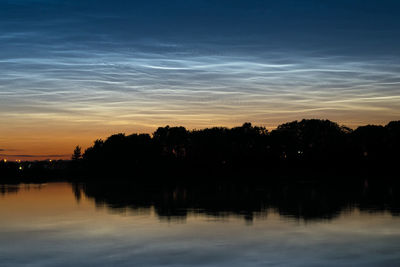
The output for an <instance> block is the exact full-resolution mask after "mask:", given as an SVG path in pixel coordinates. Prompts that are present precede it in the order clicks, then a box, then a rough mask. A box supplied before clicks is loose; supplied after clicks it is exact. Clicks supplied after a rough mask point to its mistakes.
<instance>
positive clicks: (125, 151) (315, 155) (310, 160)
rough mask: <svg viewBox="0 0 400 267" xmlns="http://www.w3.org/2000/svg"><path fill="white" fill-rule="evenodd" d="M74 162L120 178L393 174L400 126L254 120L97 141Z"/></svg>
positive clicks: (399, 153) (82, 169)
mask: <svg viewBox="0 0 400 267" xmlns="http://www.w3.org/2000/svg"><path fill="white" fill-rule="evenodd" d="M78 152H79V151H78ZM74 158H75V164H76V165H75V167H76V172H77V173H82V174H83V175H85V176H95V177H97V178H99V177H112V178H113V179H114V178H116V177H124V178H132V179H135V177H136V179H145V178H144V177H157V178H158V179H161V180H162V179H164V178H165V177H168V179H170V177H180V178H183V179H186V178H185V177H202V178H203V179H204V178H210V179H215V177H228V178H229V179H231V178H233V177H241V178H240V179H244V178H243V177H244V175H245V177H249V179H250V177H251V178H257V179H265V178H268V177H274V176H278V175H279V176H281V175H283V176H288V177H289V176H299V175H303V176H310V175H325V176H332V175H337V176H346V175H355V174H361V175H364V174H373V175H377V174H378V175H393V174H397V169H398V167H397V166H398V164H399V162H400V161H399V160H400V121H393V122H390V123H389V124H387V125H386V126H375V125H368V126H362V127H358V128H357V129H355V130H352V129H350V128H348V127H345V126H339V125H338V124H337V123H335V122H332V121H329V120H317V119H311V120H302V121H293V122H289V123H285V124H282V125H279V126H278V127H277V128H276V129H275V130H273V131H268V130H267V129H265V128H264V127H259V126H253V125H251V124H250V123H245V124H243V125H242V126H240V127H234V128H225V127H214V128H207V129H202V130H191V131H189V130H187V129H185V128H184V127H169V126H166V127H160V128H158V129H157V130H156V131H155V132H154V133H153V135H152V136H150V135H149V134H132V135H125V134H115V135H112V136H110V137H108V138H107V139H106V140H96V141H95V142H94V144H93V146H92V147H89V148H88V149H86V151H85V152H84V153H83V155H82V159H79V155H75V156H74ZM246 179H247V178H246Z"/></svg>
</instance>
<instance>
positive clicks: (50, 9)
mask: <svg viewBox="0 0 400 267" xmlns="http://www.w3.org/2000/svg"><path fill="white" fill-rule="evenodd" d="M149 2H151V3H149ZM399 8H400V4H399V3H398V1H394V0H393V1H391V0H388V1H378V0H376V1H371V0H364V1H361V0H357V1H356V0H355V1H344V0H339V1H323V2H321V1H312V0H310V1H289V0H286V1H256V0H254V1H225V0H222V1H210V0H197V1H183V0H175V1H112V3H111V1H94V0H93V1H91V0H88V1H66V0H56V1H46V0H41V1H40V0H18V1H16V0H13V1H11V0H9V1H6V0H5V1H2V2H1V3H0V73H1V75H0V115H1V116H0V131H1V132H3V134H2V135H0V146H1V147H5V146H6V145H4V144H3V143H2V142H6V141H9V140H10V138H11V136H14V138H20V140H25V141H26V142H27V143H29V137H27V135H28V133H32V132H33V133H35V136H36V138H37V136H40V135H49V132H50V131H53V132H54V133H55V134H54V135H57V136H60V135H62V133H65V132H68V133H69V134H71V132H72V135H74V134H75V137H74V138H75V139H74V138H72V137H71V135H70V137H71V138H72V140H79V141H82V142H84V143H85V142H86V143H87V142H88V140H89V138H90V140H92V139H94V138H96V137H97V136H99V135H102V134H106V133H107V134H108V133H112V132H115V131H117V130H118V131H128V130H129V131H130V130H132V131H152V130H154V129H155V127H157V126H161V125H165V124H175V125H176V124H181V125H184V126H187V127H189V128H193V127H197V128H200V127H206V126H212V125H227V126H232V125H238V124H241V123H243V122H244V121H251V122H254V123H256V124H261V125H265V126H267V127H273V126H276V125H277V124H279V123H282V122H286V121H289V120H294V119H301V118H303V117H306V118H310V117H318V118H329V119H332V120H336V121H339V122H340V123H343V124H346V125H348V126H356V125H360V124H366V123H383V124H384V123H387V122H388V121H390V120H394V119H398V118H399V115H400V89H399V84H400V63H399V62H400V56H399V55H400V53H399V52H400V35H399V33H400V20H399V19H398V11H399ZM72 129H76V130H75V131H73V130H72ZM77 129H79V130H77ZM57 131H59V132H60V133H58V134H57ZM22 132H27V133H26V134H25V135H24V134H23V133H22ZM83 135H84V136H87V138H86V139H79V138H78V137H79V136H83ZM89 136H90V137H89ZM72 142H73V141H71V144H72ZM14 146H18V145H17V144H15V145H14ZM48 151H49V152H50V150H48ZM51 152H52V153H56V151H51Z"/></svg>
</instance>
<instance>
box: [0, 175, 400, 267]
mask: <svg viewBox="0 0 400 267" xmlns="http://www.w3.org/2000/svg"><path fill="white" fill-rule="evenodd" d="M340 188H342V189H340ZM398 188H399V187H398V186H396V185H394V186H393V185H381V184H379V185H376V186H375V185H374V184H373V183H371V182H369V181H362V182H361V183H357V184H356V185H351V186H346V187H343V185H342V186H337V187H335V186H332V185H326V186H324V185H315V184H308V183H300V184H289V185H288V184H284V185H282V184H280V185H264V186H243V185H221V184H215V185H212V186H203V187H202V186H196V185H191V186H183V185H174V186H157V187H156V186H143V185H135V184H88V183H86V184H79V183H76V184H71V183H66V182H57V183H46V184H19V185H0V214H1V215H0V216H1V220H0V266H266V265H272V266H288V265H292V266H322V265H323V266H338V265H344V266H355V265H359V266H400V253H399V252H400V216H399V214H400V213H399V210H400V209H399V206H400V205H399V203H400V201H399V190H398Z"/></svg>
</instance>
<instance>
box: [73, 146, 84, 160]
mask: <svg viewBox="0 0 400 267" xmlns="http://www.w3.org/2000/svg"><path fill="white" fill-rule="evenodd" d="M81 158H82V148H81V147H80V146H76V147H75V150H74V153H73V154H72V160H74V161H78V160H80V159H81Z"/></svg>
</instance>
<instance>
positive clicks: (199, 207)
mask: <svg viewBox="0 0 400 267" xmlns="http://www.w3.org/2000/svg"><path fill="white" fill-rule="evenodd" d="M72 188H73V192H74V195H75V197H76V200H77V201H79V200H80V199H81V198H82V195H83V194H84V195H85V196H86V197H87V198H90V199H93V200H94V201H95V203H96V205H97V206H98V207H101V206H105V207H107V208H109V209H110V210H112V211H113V212H120V213H126V212H127V211H130V212H141V213H143V212H144V210H146V209H147V210H150V209H154V211H155V213H156V215H157V216H158V217H159V219H161V220H168V221H171V220H174V221H184V220H185V219H186V218H187V217H188V215H189V214H194V215H196V214H200V215H205V216H209V217H215V218H220V219H223V218H225V217H229V216H235V217H240V218H243V219H244V220H246V221H247V222H251V221H253V220H254V218H255V217H258V218H261V217H262V218H265V217H267V216H268V212H270V211H273V212H277V213H278V214H279V215H280V216H282V217H286V218H292V219H293V218H295V219H301V220H305V221H319V220H332V219H334V218H336V217H338V216H339V215H340V214H342V213H346V212H350V211H352V210H354V209H359V210H360V211H362V212H370V213H374V212H385V211H387V212H389V213H391V214H392V215H393V216H398V215H400V186H399V183H397V182H394V181H390V182H387V181H386V182H382V181H377V180H372V181H368V180H360V181H354V182H351V183H344V182H340V183H339V182H328V183H326V182H325V183H318V182H290V183H270V184H262V185H260V184H258V185H249V184H238V183H223V184H222V183H219V184H207V185H204V184H203V185H201V184H185V185H183V184H179V185H178V184H176V185H143V184H132V183H129V184H128V183H83V184H78V183H76V184H73V185H72Z"/></svg>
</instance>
